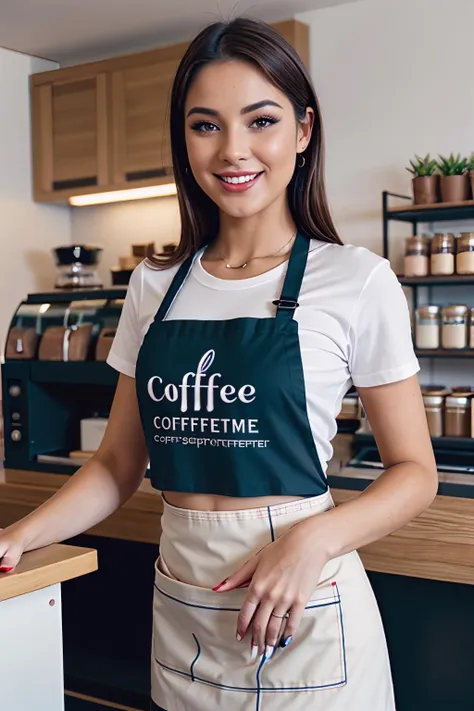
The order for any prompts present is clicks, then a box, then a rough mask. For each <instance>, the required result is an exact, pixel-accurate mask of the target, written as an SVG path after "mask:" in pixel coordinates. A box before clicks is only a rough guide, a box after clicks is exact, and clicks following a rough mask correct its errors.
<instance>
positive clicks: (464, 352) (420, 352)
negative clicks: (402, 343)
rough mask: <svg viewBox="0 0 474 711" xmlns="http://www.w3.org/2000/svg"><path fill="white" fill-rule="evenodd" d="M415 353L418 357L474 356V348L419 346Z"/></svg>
mask: <svg viewBox="0 0 474 711" xmlns="http://www.w3.org/2000/svg"><path fill="white" fill-rule="evenodd" d="M415 353H416V356H417V358H474V348H463V349H461V348H459V349H456V348H454V349H453V350H445V349H443V348H436V349H433V350H431V349H427V348H417V349H416V350H415Z"/></svg>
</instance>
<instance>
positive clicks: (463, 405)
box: [444, 395, 471, 437]
mask: <svg viewBox="0 0 474 711" xmlns="http://www.w3.org/2000/svg"><path fill="white" fill-rule="evenodd" d="M470 431H471V398H470V397H465V396H464V395H450V396H449V397H447V398H446V414H445V419H444V432H445V435H446V437H469V435H470Z"/></svg>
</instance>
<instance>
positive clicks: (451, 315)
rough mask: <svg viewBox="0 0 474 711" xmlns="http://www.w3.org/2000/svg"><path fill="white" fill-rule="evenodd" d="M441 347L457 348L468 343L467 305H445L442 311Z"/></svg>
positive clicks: (464, 346) (463, 346)
mask: <svg viewBox="0 0 474 711" xmlns="http://www.w3.org/2000/svg"><path fill="white" fill-rule="evenodd" d="M441 321H442V329H441V342H442V346H443V348H447V349H449V350H451V349H453V350H457V349H461V348H466V347H467V344H468V322H469V309H468V307H467V306H445V307H444V308H443V313H442V318H441Z"/></svg>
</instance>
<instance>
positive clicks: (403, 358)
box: [349, 260, 420, 387]
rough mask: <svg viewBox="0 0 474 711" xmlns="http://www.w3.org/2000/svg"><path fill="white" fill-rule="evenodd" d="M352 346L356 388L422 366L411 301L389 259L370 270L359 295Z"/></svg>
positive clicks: (380, 382)
mask: <svg viewBox="0 0 474 711" xmlns="http://www.w3.org/2000/svg"><path fill="white" fill-rule="evenodd" d="M349 348H350V358H349V368H350V371H351V377H352V382H353V383H354V385H355V386H356V387H372V386H376V385H385V384H387V383H394V382H397V381H399V380H405V379H406V378H409V377H411V376H412V375H415V373H417V372H418V371H419V369H420V367H419V364H418V360H417V358H416V356H415V352H414V349H413V340H412V335H411V323H410V312H409V308H408V303H407V300H406V297H405V294H404V293H403V289H402V287H401V285H400V283H399V281H398V279H397V277H396V276H395V274H394V272H393V271H392V269H391V267H390V264H389V263H388V262H387V261H386V260H384V261H382V262H380V263H379V264H378V265H377V266H376V267H375V269H374V270H373V271H372V272H371V274H370V276H369V277H368V279H367V281H366V283H365V285H364V287H363V290H362V292H361V294H360V296H359V299H358V302H357V304H356V307H355V309H354V312H353V315H352V321H351V327H350V333H349Z"/></svg>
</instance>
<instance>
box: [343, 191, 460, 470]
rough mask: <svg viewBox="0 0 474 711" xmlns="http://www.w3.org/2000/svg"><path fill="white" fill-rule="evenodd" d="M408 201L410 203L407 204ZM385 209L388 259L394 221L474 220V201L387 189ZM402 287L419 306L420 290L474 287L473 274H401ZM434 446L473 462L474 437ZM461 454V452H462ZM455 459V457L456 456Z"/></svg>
mask: <svg viewBox="0 0 474 711" xmlns="http://www.w3.org/2000/svg"><path fill="white" fill-rule="evenodd" d="M394 199H398V200H404V201H406V204H404V205H402V206H400V205H395V206H394V205H393V200H394ZM407 203H409V204H407ZM382 209H383V255H384V257H385V258H386V259H389V257H390V254H389V226H390V223H391V222H392V221H397V222H408V223H411V225H412V227H413V234H414V235H416V234H418V226H419V225H420V223H429V222H454V221H457V220H473V221H474V200H470V201H466V202H460V203H436V204H434V205H414V204H413V201H412V198H411V197H409V196H407V195H399V194H397V193H391V192H388V191H384V192H383V193H382ZM398 279H399V281H400V283H401V284H402V285H403V286H407V287H411V288H412V289H413V306H414V308H417V306H418V303H419V294H418V290H419V289H420V288H424V287H428V290H429V298H430V299H431V289H432V288H433V287H444V286H471V285H472V286H474V274H473V275H467V276H465V275H459V274H453V275H451V276H427V277H406V276H404V275H400V276H399V277H398ZM415 353H416V355H417V357H418V358H423V359H431V358H436V359H440V358H455V359H462V360H465V359H469V358H471V359H472V360H473V361H474V349H472V348H466V349H462V350H461V349H459V350H446V349H436V350H428V349H416V350H415ZM355 438H356V442H357V443H358V445H360V446H364V445H365V446H367V445H371V444H372V443H373V444H374V445H375V441H374V438H373V435H371V434H356V435H355ZM432 442H433V447H434V449H435V452H436V450H451V451H452V452H453V453H455V452H459V453H461V452H462V453H463V455H462V456H464V457H465V455H466V454H467V455H468V456H469V457H470V455H471V454H472V455H473V464H474V438H459V437H434V438H432ZM460 456H461V455H460ZM454 458H455V457H454Z"/></svg>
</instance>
